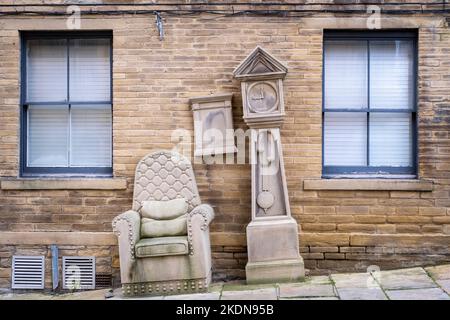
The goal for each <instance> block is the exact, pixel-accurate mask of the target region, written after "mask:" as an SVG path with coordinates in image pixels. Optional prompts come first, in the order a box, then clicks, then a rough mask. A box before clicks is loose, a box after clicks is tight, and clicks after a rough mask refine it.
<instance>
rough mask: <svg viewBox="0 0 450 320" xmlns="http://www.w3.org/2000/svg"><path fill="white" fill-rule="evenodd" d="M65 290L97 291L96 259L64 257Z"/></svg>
mask: <svg viewBox="0 0 450 320" xmlns="http://www.w3.org/2000/svg"><path fill="white" fill-rule="evenodd" d="M62 259H63V268H62V270H63V288H64V289H70V290H79V289H95V257H62Z"/></svg>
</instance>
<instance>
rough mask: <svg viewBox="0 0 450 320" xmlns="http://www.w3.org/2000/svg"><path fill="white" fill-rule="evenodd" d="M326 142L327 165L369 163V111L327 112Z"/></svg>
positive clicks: (325, 155)
mask: <svg viewBox="0 0 450 320" xmlns="http://www.w3.org/2000/svg"><path fill="white" fill-rule="evenodd" d="M324 143H325V145H324V157H325V158H324V164H325V165H328V166H330V165H334V166H365V165H367V159H366V158H367V113H365V112H327V113H325V128H324Z"/></svg>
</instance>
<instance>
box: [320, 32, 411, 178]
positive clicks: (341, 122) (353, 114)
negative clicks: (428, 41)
mask: <svg viewBox="0 0 450 320" xmlns="http://www.w3.org/2000/svg"><path fill="white" fill-rule="evenodd" d="M416 50H417V49H416V34H415V33H411V32H404V33H386V32H373V33H365V34H363V33H360V32H353V33H352V32H346V33H343V32H331V31H330V32H325V36H324V64H323V68H324V70H323V77H324V83H323V86H324V94H323V173H324V176H336V175H351V174H371V175H372V174H375V175H386V174H401V175H411V174H415V172H416V98H415V97H416Z"/></svg>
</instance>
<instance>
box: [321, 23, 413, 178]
mask: <svg viewBox="0 0 450 320" xmlns="http://www.w3.org/2000/svg"><path fill="white" fill-rule="evenodd" d="M327 40H333V41H339V40H343V41H348V40H360V41H366V42H367V45H368V46H369V41H370V40H409V41H411V42H412V47H413V61H412V63H413V68H412V69H413V75H412V77H413V88H412V95H413V97H412V101H413V105H412V109H410V110H400V109H389V110H383V109H377V110H375V109H370V102H369V101H368V107H367V108H362V109H338V108H333V109H326V107H325V42H326V41H327ZM323 44H324V46H323V51H322V58H323V69H322V177H323V178H334V177H348V178H359V177H361V178H366V177H368V176H369V177H374V178H377V177H380V176H381V177H383V178H385V177H387V178H389V177H390V176H391V177H393V178H397V177H399V176H400V177H401V176H407V177H415V178H417V166H418V165H417V162H418V154H417V153H418V152H417V135H418V132H417V122H418V119H417V74H418V73H417V66H418V50H417V30H411V29H408V30H395V31H378V30H374V31H359V30H355V31H348V30H346V31H343V30H324V35H323ZM369 52H370V51H369V50H368V55H369V60H368V61H369V62H368V63H370V53H369ZM369 77H370V76H369ZM368 81H369V80H368ZM367 87H368V90H370V85H369V84H368V85H367ZM367 99H368V100H370V94H368V95H367ZM326 112H363V113H366V114H367V153H366V156H367V163H369V134H368V132H369V116H370V113H373V112H403V113H410V114H411V119H412V132H411V134H412V137H411V138H412V165H411V166H370V165H367V166H342V165H325V161H324V159H325V153H324V152H325V135H324V132H325V129H324V128H325V113H326Z"/></svg>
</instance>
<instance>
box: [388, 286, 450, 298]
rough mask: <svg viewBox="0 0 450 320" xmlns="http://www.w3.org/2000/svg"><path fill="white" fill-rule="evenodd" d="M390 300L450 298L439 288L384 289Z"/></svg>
mask: <svg viewBox="0 0 450 320" xmlns="http://www.w3.org/2000/svg"><path fill="white" fill-rule="evenodd" d="M385 292H386V294H387V296H388V297H389V299H391V300H450V296H449V295H448V294H446V293H445V292H444V291H443V290H441V289H440V288H427V289H409V290H386V291H385Z"/></svg>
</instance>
